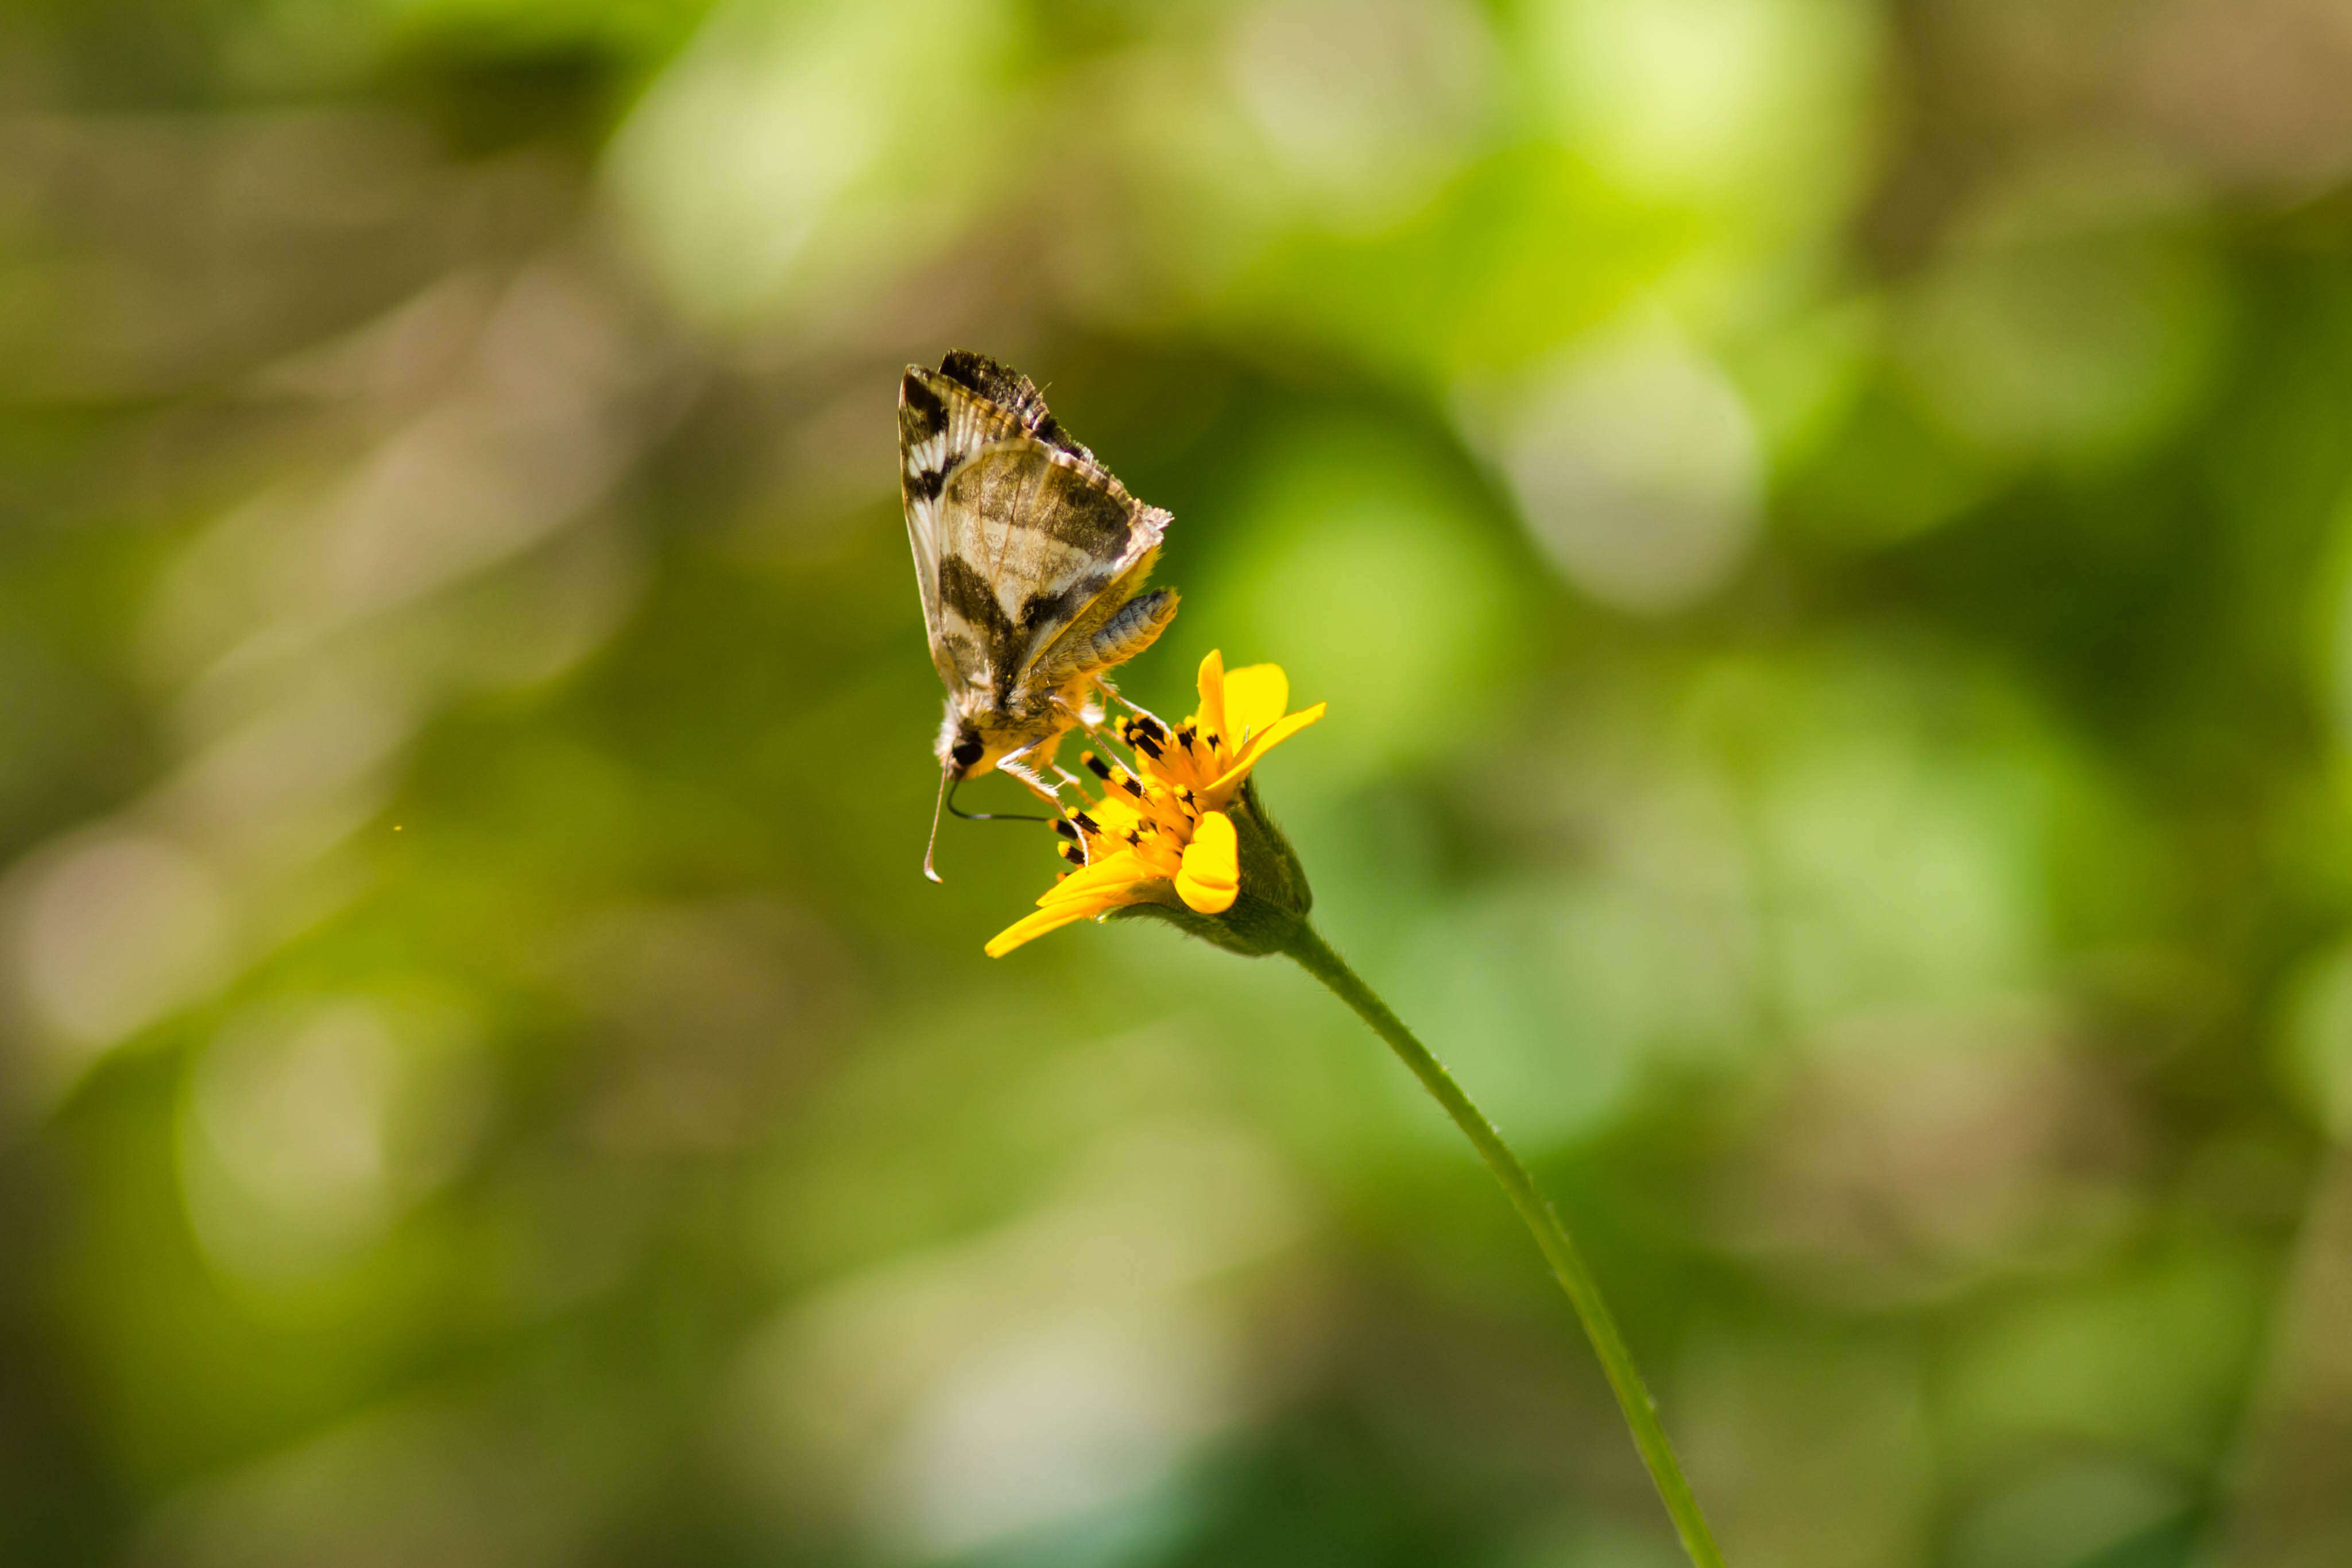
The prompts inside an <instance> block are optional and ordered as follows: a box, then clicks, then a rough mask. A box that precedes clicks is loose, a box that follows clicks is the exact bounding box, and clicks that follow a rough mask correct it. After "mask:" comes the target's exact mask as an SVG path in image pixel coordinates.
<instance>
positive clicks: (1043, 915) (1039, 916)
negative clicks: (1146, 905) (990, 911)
mask: <svg viewBox="0 0 2352 1568" xmlns="http://www.w3.org/2000/svg"><path fill="white" fill-rule="evenodd" d="M1117 906H1118V901H1117V900H1115V899H1103V900H1087V899H1080V900H1077V901H1076V902H1074V903H1069V904H1055V905H1054V907H1052V908H1051V909H1041V910H1039V911H1037V913H1035V914H1034V915H1024V916H1023V917H1022V918H1020V919H1019V920H1016V921H1014V922H1013V924H1012V925H1008V926H1006V927H1005V928H1004V929H1003V930H1002V931H1000V932H998V933H997V934H996V935H995V936H992V937H990V938H989V939H988V947H987V953H988V956H990V957H992V958H1002V957H1003V956H1004V955H1006V954H1007V953H1010V952H1012V951H1013V949H1014V948H1015V947H1018V946H1021V945H1022V944H1023V943H1024V942H1034V941H1035V940H1036V939H1037V938H1038V937H1040V936H1044V935H1045V933H1046V932H1048V931H1059V930H1060V929H1061V928H1062V927H1063V926H1065V925H1076V924H1077V923H1078V922H1079V921H1081V920H1091V919H1093V918H1094V917H1095V916H1096V915H1100V914H1101V913H1102V912H1103V911H1104V910H1106V909H1112V908H1116V907H1117Z"/></svg>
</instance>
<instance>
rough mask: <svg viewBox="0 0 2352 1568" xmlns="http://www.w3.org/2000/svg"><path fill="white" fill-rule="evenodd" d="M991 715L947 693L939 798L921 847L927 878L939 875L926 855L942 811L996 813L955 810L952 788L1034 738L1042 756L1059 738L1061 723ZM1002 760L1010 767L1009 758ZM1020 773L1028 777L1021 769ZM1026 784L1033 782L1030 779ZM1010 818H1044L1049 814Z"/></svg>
mask: <svg viewBox="0 0 2352 1568" xmlns="http://www.w3.org/2000/svg"><path fill="white" fill-rule="evenodd" d="M996 717H997V718H998V719H999V720H1000V722H993V723H992V722H991V716H988V715H985V714H971V713H968V712H966V711H965V710H964V709H963V708H962V707H961V706H959V705H958V704H957V703H956V702H955V701H954V700H953V699H952V698H950V700H949V703H948V711H947V716H946V717H945V718H944V719H942V720H941V721H940V737H939V742H938V745H937V746H936V747H935V748H934V749H935V750H936V752H937V754H938V756H939V759H940V799H939V804H938V805H936V806H934V807H933V808H932V809H931V842H930V846H929V847H928V848H926V849H925V850H924V851H923V874H924V875H925V876H927V877H929V878H930V879H931V880H932V881H933V882H937V881H939V880H940V873H938V872H937V871H936V870H934V869H933V868H932V865H931V856H932V853H933V852H934V851H935V850H936V849H937V848H938V846H939V841H940V817H941V816H942V815H946V814H952V815H955V816H958V817H975V816H977V817H980V818H981V819H982V820H987V819H988V818H989V817H991V816H992V815H1001V813H984V812H983V813H975V812H971V811H962V810H957V809H956V806H955V791H956V787H957V786H958V785H960V784H961V783H963V782H964V781H965V780H967V779H977V778H979V777H980V776H981V775H982V774H983V773H989V772H992V771H994V770H995V768H996V767H997V765H998V764H999V763H1002V762H1006V759H1007V758H1011V757H1013V755H1014V754H1015V753H1021V752H1028V751H1031V750H1033V749H1034V748H1035V747H1037V746H1038V744H1039V743H1040V742H1045V746H1046V755H1047V756H1048V757H1050V756H1051V755H1052V746H1053V743H1054V742H1055V741H1057V740H1058V739H1059V738H1060V727H1040V726H1037V725H1034V724H1031V725H1023V724H1018V723H1009V722H1001V720H1002V718H1003V716H996ZM1006 765H1007V766H1008V767H1010V766H1013V765H1012V764H1010V763H1007V764H1006ZM1022 776H1023V777H1024V779H1029V778H1031V776H1030V775H1029V774H1027V773H1025V772H1024V773H1023V774H1022ZM1032 786H1033V788H1034V779H1033V781H1032ZM1016 820H1019V821H1049V820H1050V819H1047V818H1042V817H1040V818H1022V819H1016Z"/></svg>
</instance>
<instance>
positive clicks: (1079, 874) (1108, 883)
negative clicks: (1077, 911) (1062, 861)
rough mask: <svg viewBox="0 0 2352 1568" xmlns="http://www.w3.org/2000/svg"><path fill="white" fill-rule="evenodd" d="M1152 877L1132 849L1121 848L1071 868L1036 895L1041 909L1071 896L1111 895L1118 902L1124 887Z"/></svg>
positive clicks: (1070, 899) (1060, 902)
mask: <svg viewBox="0 0 2352 1568" xmlns="http://www.w3.org/2000/svg"><path fill="white" fill-rule="evenodd" d="M1151 880H1152V873H1151V868H1150V866H1148V865H1146V864H1144V863H1143V857H1142V856H1141V855H1139V854H1137V853H1136V852H1134V851H1133V850H1120V851H1119V852H1118V853H1116V854H1108V855H1105V856H1103V857H1102V859H1100V860H1098V861H1097V862H1094V863H1093V864H1092V865H1089V866H1084V867H1081V868H1080V869H1079V870H1076V871H1074V872H1072V873H1070V874H1069V875H1067V876H1066V877H1064V878H1063V879H1062V880H1061V881H1059V882H1057V883H1055V884H1054V885H1053V886H1051V887H1049V888H1047V889H1046V890H1045V892H1044V893H1043V894H1040V895H1039V896H1038V899H1037V907H1038V908H1040V909H1057V908H1059V907H1060V906H1061V905H1063V904H1067V903H1069V902H1070V901H1072V900H1073V899H1087V898H1096V897H1101V896H1106V895H1108V896H1110V897H1112V898H1114V899H1115V900H1117V901H1118V902H1122V903H1123V902H1125V901H1124V899H1120V898H1119V897H1118V895H1119V894H1121V893H1122V892H1123V891H1124V890H1125V889H1127V888H1129V887H1132V886H1134V885H1135V884H1136V883H1139V882H1150V881H1151Z"/></svg>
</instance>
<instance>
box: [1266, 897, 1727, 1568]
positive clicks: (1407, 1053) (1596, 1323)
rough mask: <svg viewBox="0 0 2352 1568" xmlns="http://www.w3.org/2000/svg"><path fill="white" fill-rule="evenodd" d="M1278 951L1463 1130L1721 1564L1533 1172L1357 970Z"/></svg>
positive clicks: (1689, 1526)
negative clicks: (1383, 1044)
mask: <svg viewBox="0 0 2352 1568" xmlns="http://www.w3.org/2000/svg"><path fill="white" fill-rule="evenodd" d="M1282 950H1283V951H1284V952H1286V953H1287V954H1289V955H1290V956H1291V957H1293V958H1295V959H1297V961H1298V964H1299V967H1302V968H1304V969H1305V970H1306V971H1307V973H1308V974H1310V975H1312V976H1314V977H1316V978H1317V979H1318V980H1320V981H1322V982H1323V983H1324V984H1325V985H1326V986H1328V987H1329V988H1331V991H1332V994H1333V995H1335V996H1337V997H1338V998H1339V999H1340V1000H1341V1001H1343V1002H1345V1003H1347V1004H1348V1005H1349V1007H1350V1008H1353V1009H1355V1011H1356V1016H1357V1017H1359V1018H1360V1019H1363V1020H1364V1021H1365V1022H1366V1023H1368V1024H1370V1025H1371V1026H1372V1030H1373V1032H1374V1033H1376V1034H1378V1035H1379V1036H1380V1037H1381V1039H1382V1040H1386V1041H1388V1043H1389V1049H1390V1050H1391V1051H1395V1052H1396V1053H1397V1056H1398V1057H1399V1058H1400V1059H1401V1060H1402V1061H1403V1062H1404V1064H1405V1065H1406V1066H1407V1067H1409V1068H1411V1069H1412V1074H1413V1076H1414V1077H1416V1078H1418V1079H1420V1080H1421V1084H1422V1087H1423V1088H1424V1089H1426V1090H1428V1091H1429V1092H1430V1093H1431V1094H1432V1095H1433V1096H1434V1097H1435V1098H1436V1101H1437V1103H1439V1104H1440V1105H1443V1106H1444V1107H1445V1113H1446V1114H1447V1115H1449V1116H1451V1117H1453V1118H1454V1125H1455V1126H1457V1127H1459V1128H1461V1129H1462V1131H1463V1133H1464V1134H1465V1135H1466V1136H1467V1137H1468V1138H1469V1140H1470V1142H1471V1143H1472V1144H1473V1145H1475V1147H1476V1148H1477V1150H1478V1155H1479V1157H1480V1158H1481V1159H1484V1160H1485V1161H1486V1168H1487V1169H1489V1170H1491V1171H1493V1172H1494V1173H1495V1179H1496V1181H1499V1182H1501V1183H1502V1184H1503V1190H1504V1191H1505V1192H1506V1193H1508V1194H1509V1195H1510V1198H1511V1202H1512V1204H1513V1205H1514V1206H1515V1207H1517V1209H1518V1211H1519V1218H1522V1219H1524V1220H1526V1221H1527V1222H1528V1229H1529V1230H1531V1231H1533V1232H1535V1238H1536V1245H1537V1246H1538V1247H1540V1248H1541V1249H1543V1255H1544V1257H1545V1258H1546V1259H1547V1260H1549V1262H1550V1264H1551V1271H1552V1276H1553V1278H1555V1279H1557V1280H1558V1281H1559V1288H1560V1289H1561V1290H1563V1291H1567V1292H1568V1299H1569V1301H1570V1303H1571V1304H1573V1305H1574V1306H1575V1308H1576V1315H1577V1316H1578V1317H1579V1318H1580V1319H1582V1320H1583V1322H1584V1332H1585V1333H1586V1335H1587V1336H1588V1337H1590V1338H1591V1341H1592V1349H1593V1352H1594V1354H1597V1355H1599V1356H1600V1357H1601V1370H1602V1371H1604V1372H1606V1373H1607V1374H1608V1375H1609V1386H1610V1387H1612V1388H1613V1389H1615V1390H1616V1391H1617V1405H1618V1408H1620V1409H1622V1410H1623V1411H1624V1412H1625V1424H1626V1425H1627V1426H1629V1427H1633V1446H1634V1447H1635V1448H1639V1449H1640V1450H1641V1451H1642V1462H1643V1464H1644V1465H1647V1466H1648V1467H1649V1469H1650V1479H1651V1480H1652V1481H1653V1482H1654V1483H1655V1484H1656V1486H1657V1489H1658V1496H1659V1498H1660V1499H1661V1500H1664V1503H1665V1505H1666V1512H1667V1513H1668V1514H1670V1515H1672V1516H1673V1518H1674V1521H1675V1533H1676V1534H1678V1535H1680V1536H1681V1537H1682V1542H1683V1550H1684V1551H1685V1552H1688V1553H1689V1554H1690V1560H1691V1561H1692V1562H1693V1563H1696V1564H1697V1568H1723V1553H1722V1552H1719V1551H1717V1549H1716V1544H1715V1537H1714V1536H1713V1535H1711V1534H1709V1533H1708V1531H1707V1528H1706V1515H1704V1514H1702V1513H1701V1512H1700V1511H1699V1507H1698V1499H1697V1498H1696V1497H1694V1496H1693V1495H1692V1494H1691V1489H1690V1482H1689V1481H1688V1480H1686V1479H1684V1476H1683V1471H1682V1466H1681V1465H1679V1464H1677V1463H1676V1462H1675V1450H1674V1445H1672V1444H1671V1443H1669V1442H1667V1441H1666V1429H1665V1428H1664V1427H1662V1426H1660V1425H1659V1424H1658V1407H1657V1406H1656V1405H1655V1404H1654V1403H1653V1402H1652V1401H1651V1398H1650V1391H1649V1389H1648V1388H1646V1387H1645V1386H1643V1383H1642V1374H1641V1372H1640V1371H1639V1370H1638V1369H1637V1368H1636V1367H1635V1366H1634V1365H1633V1354H1632V1353H1631V1352H1630V1351H1628V1350H1627V1349H1626V1348H1625V1339H1624V1336H1623V1335H1622V1334H1621V1333H1618V1332H1617V1320H1616V1319H1615V1318H1613V1317H1612V1316H1610V1313H1609V1303H1608V1302H1606V1301H1602V1300H1601V1286H1600V1284H1599V1282H1598V1281H1595V1280H1594V1279H1593V1277H1592V1270H1591V1268H1590V1267H1588V1266H1587V1265H1586V1263H1585V1261H1584V1255H1583V1254H1582V1253H1581V1252H1579V1251H1578V1250H1577V1248H1576V1243H1575V1242H1574V1241H1573V1240H1572V1239H1570V1237H1569V1234H1568V1228H1567V1227H1566V1226H1564V1225H1562V1224H1561V1223H1560V1222H1559V1215H1558V1214H1557V1213H1556V1212H1554V1211H1553V1208H1552V1207H1551V1205H1550V1203H1549V1202H1548V1201H1547V1200H1546V1199H1545V1197H1544V1195H1543V1193H1542V1192H1541V1191H1540V1190H1539V1189H1538V1187H1537V1186H1536V1184H1535V1178H1534V1177H1533V1176H1529V1175H1528V1168H1527V1167H1526V1166H1523V1165H1521V1164H1519V1157H1518V1156H1517V1155H1515V1154H1513V1153H1512V1152H1511V1146H1510V1145H1508V1144H1506V1143H1505V1142H1503V1135H1502V1134H1500V1133H1498V1132H1496V1130H1495V1124H1493V1123H1492V1122H1489V1121H1488V1120H1486V1114H1485V1113H1483V1112H1481V1111H1480V1110H1479V1109H1478V1107H1477V1106H1476V1105H1475V1103H1472V1101H1471V1099H1470V1096H1469V1095H1467V1094H1465V1093H1464V1092H1462V1085H1460V1084H1459V1083H1456V1082H1454V1075H1453V1074H1452V1073H1450V1072H1448V1071H1445V1066H1444V1063H1443V1062H1441V1061H1438V1060H1437V1058H1435V1057H1434V1056H1432V1055H1431V1054H1430V1053H1429V1048H1428V1047H1427V1046H1425V1045H1423V1044H1422V1043H1421V1041H1420V1040H1416V1039H1414V1038H1413V1033H1412V1030H1409V1029H1407V1028H1405V1027H1404V1024H1403V1022H1402V1020H1401V1019H1398V1017H1397V1016H1396V1014H1394V1013H1392V1012H1391V1011H1390V1010H1389V1007H1388V1004H1387V1003H1386V1002H1383V1001H1382V1000H1381V998H1379V997H1378V996H1377V995H1375V994H1374V992H1373V990H1372V988H1370V986H1367V985H1366V984H1364V982H1363V981H1362V980H1361V979H1360V978H1358V977H1357V975H1356V972H1355V971H1354V970H1353V969H1350V968H1349V967H1348V966H1347V963H1346V961H1345V960H1344V959H1342V958H1341V957H1340V956H1339V954H1337V953H1335V952H1333V951H1332V950H1331V946H1330V944H1328V943H1327V942H1325V941H1324V940H1323V938H1322V937H1321V936H1319V935H1318V934H1317V933H1316V931H1315V929H1314V927H1312V926H1310V925H1307V923H1306V922H1305V921H1304V920H1301V921H1299V922H1298V923H1297V928H1296V935H1294V936H1291V937H1290V939H1289V940H1288V941H1287V942H1286V943H1285V944H1284V945H1283V948H1282Z"/></svg>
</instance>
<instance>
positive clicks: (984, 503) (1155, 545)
mask: <svg viewBox="0 0 2352 1568" xmlns="http://www.w3.org/2000/svg"><path fill="white" fill-rule="evenodd" d="M898 418H899V446H900V454H901V457H902V471H903V475H904V477H903V481H902V484H903V487H904V491H905V498H906V507H907V532H908V540H909V542H910V544H911V545H912V548H913V550H914V556H915V572H916V576H917V578H918V580H919V582H920V584H921V587H922V592H923V618H924V623H925V627H926V629H927V631H928V632H929V635H930V643H931V661H932V663H933V664H936V665H937V666H938V667H939V671H940V679H941V680H942V681H944V682H945V683H946V684H947V686H948V689H949V691H950V693H951V694H954V695H957V696H958V698H959V700H960V701H963V702H968V703H970V704H971V705H972V706H975V707H977V708H980V709H982V710H984V711H992V712H995V713H1000V714H1003V713H1007V712H1008V711H1009V710H1010V709H1011V708H1012V707H1013V706H1014V703H1015V697H1016V694H1023V695H1031V696H1034V695H1039V694H1035V693H1034V692H1029V693H1024V675H1026V674H1028V673H1029V672H1030V671H1031V670H1032V668H1033V666H1034V665H1035V664H1036V663H1037V662H1038V660H1039V658H1040V656H1041V655H1043V654H1044V653H1045V652H1046V650H1047V649H1049V648H1050V647H1052V646H1053V645H1054V644H1055V642H1056V640H1057V639H1060V638H1062V637H1064V636H1065V635H1066V634H1067V633H1069V632H1071V631H1072V630H1073V628H1074V627H1075V626H1082V625H1084V624H1086V623H1087V621H1088V620H1090V619H1091V620H1093V621H1095V622H1099V621H1100V620H1102V619H1104V618H1107V617H1108V615H1109V614H1110V613H1112V612H1116V611H1117V609H1118V604H1117V603H1111V604H1108V605H1100V604H1098V601H1102V600H1104V599H1105V598H1106V596H1107V594H1108V591H1109V590H1111V589H1113V588H1114V587H1115V586H1117V585H1120V584H1127V585H1129V587H1128V591H1129V592H1132V591H1133V589H1132V585H1134V584H1137V583H1139V582H1140V581H1141V577H1142V572H1143V571H1146V570H1149V569H1150V557H1151V556H1153V555H1154V554H1155V553H1156V552H1157V551H1158V549H1159V547H1160V536H1161V534H1162V532H1163V531H1164V529H1165V528H1166V527H1167V523H1168V514H1167V513H1165V512H1163V511H1160V509H1158V508H1157V507H1146V506H1144V505H1142V504H1141V503H1140V502H1139V501H1137V500H1136V499H1135V498H1134V497H1131V496H1129V494H1128V493H1127V490H1126V488H1125V487H1124V486H1121V485H1120V484H1119V482H1118V480H1117V479H1116V478H1114V477H1113V476H1111V475H1110V473H1109V472H1108V470H1106V469H1104V468H1103V467H1102V466H1101V465H1099V464H1097V462H1096V461H1095V460H1094V455H1093V454H1092V453H1090V452H1088V451H1087V449H1086V448H1085V447H1084V446H1082V445H1080V444H1078V443H1077V442H1076V440H1074V439H1072V438H1071V437H1070V435H1069V434H1068V433H1067V432H1066V431H1065V430H1063V429H1062V427H1061V425H1060V423H1058V422H1057V421H1056V420H1055V418H1054V416H1053V415H1052V414H1051V413H1048V412H1047V411H1046V408H1045V399H1044V398H1043V397H1041V396H1039V395H1038V392H1037V390H1036V388H1035V387H1034V386H1033V385H1032V384H1031V383H1030V382H1029V380H1028V379H1027V378H1026V377H1024V376H1020V375H1017V374H1015V373H1014V372H1013V371H1010V370H1008V369H1006V368H1005V367H1004V366H1003V365H1000V364H998V363H996V362H995V361H992V360H987V359H983V358H982V357H981V356H980V355H977V354H966V353H961V352H959V353H954V354H950V355H949V356H948V358H947V360H946V361H944V362H943V363H942V364H941V366H940V369H939V370H938V371H928V370H925V369H923V368H922V367H921V366H919V365H914V366H909V367H908V371H907V375H906V379H905V380H904V381H903V382H901V383H900V387H899V397H898ZM1116 597H1118V598H1119V599H1121V600H1122V601H1123V599H1124V598H1125V597H1126V595H1125V594H1120V595H1118V596H1116ZM1097 610H1099V613H1098V614H1096V613H1091V612H1095V611H1097Z"/></svg>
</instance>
